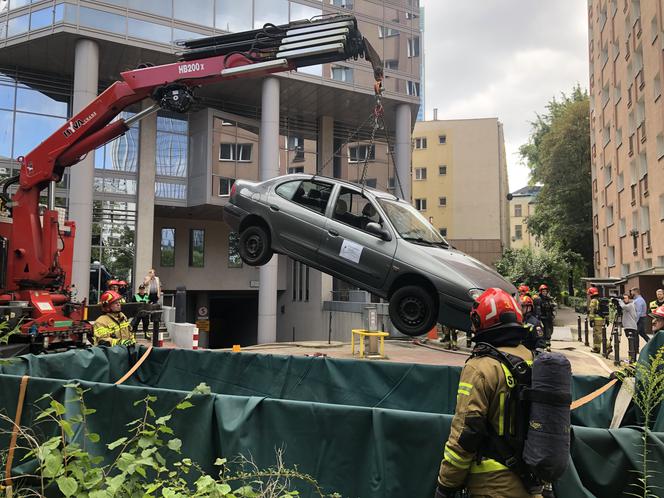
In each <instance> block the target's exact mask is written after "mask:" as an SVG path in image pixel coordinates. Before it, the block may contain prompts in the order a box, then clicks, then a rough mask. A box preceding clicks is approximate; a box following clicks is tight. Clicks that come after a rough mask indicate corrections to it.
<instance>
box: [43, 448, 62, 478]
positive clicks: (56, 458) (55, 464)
mask: <svg viewBox="0 0 664 498" xmlns="http://www.w3.org/2000/svg"><path fill="white" fill-rule="evenodd" d="M62 469H63V467H62V455H61V454H60V452H59V451H58V450H54V451H49V453H48V454H47V455H46V458H45V459H44V477H49V478H53V477H55V476H57V475H58V474H60V472H61V471H62Z"/></svg>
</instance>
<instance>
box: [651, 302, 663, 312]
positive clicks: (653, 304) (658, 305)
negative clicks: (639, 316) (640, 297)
mask: <svg viewBox="0 0 664 498" xmlns="http://www.w3.org/2000/svg"><path fill="white" fill-rule="evenodd" d="M660 306H664V301H658V300H657V299H655V300H654V301H650V303H648V310H649V311H650V313H652V312H653V311H655V310H656V309H657V308H659V307H660Z"/></svg>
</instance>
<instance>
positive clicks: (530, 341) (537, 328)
mask: <svg viewBox="0 0 664 498" xmlns="http://www.w3.org/2000/svg"><path fill="white" fill-rule="evenodd" d="M523 326H524V328H525V329H526V330H527V331H528V335H527V336H526V339H525V340H524V341H523V345H524V346H526V347H527V348H528V349H530V350H531V351H535V350H536V349H544V348H546V337H544V326H543V325H542V322H540V321H539V320H538V319H537V317H536V316H535V315H534V314H533V313H528V314H526V315H525V316H524V317H523Z"/></svg>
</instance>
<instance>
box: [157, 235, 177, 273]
mask: <svg viewBox="0 0 664 498" xmlns="http://www.w3.org/2000/svg"><path fill="white" fill-rule="evenodd" d="M159 256H160V257H159V264H160V265H161V266H175V228H162V229H161V245H160V254H159Z"/></svg>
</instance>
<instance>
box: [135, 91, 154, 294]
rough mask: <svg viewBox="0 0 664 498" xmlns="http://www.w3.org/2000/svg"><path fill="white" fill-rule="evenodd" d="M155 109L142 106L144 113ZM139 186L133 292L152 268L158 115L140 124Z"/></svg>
mask: <svg viewBox="0 0 664 498" xmlns="http://www.w3.org/2000/svg"><path fill="white" fill-rule="evenodd" d="M151 105H152V101H151V100H149V99H148V100H146V101H144V102H143V109H145V108H147V107H150V106H151ZM138 144H139V145H138V185H137V187H136V198H137V204H136V236H135V237H136V238H135V247H136V254H135V256H134V261H135V263H134V265H135V266H134V282H133V284H134V290H136V289H137V287H138V284H140V283H142V282H143V277H145V275H146V274H147V272H148V270H149V269H150V268H153V267H154V265H153V263H152V249H153V247H152V246H153V241H154V184H155V174H156V169H157V114H152V115H150V116H148V117H147V118H144V119H142V120H141V127H140V132H139V140H138Z"/></svg>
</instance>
